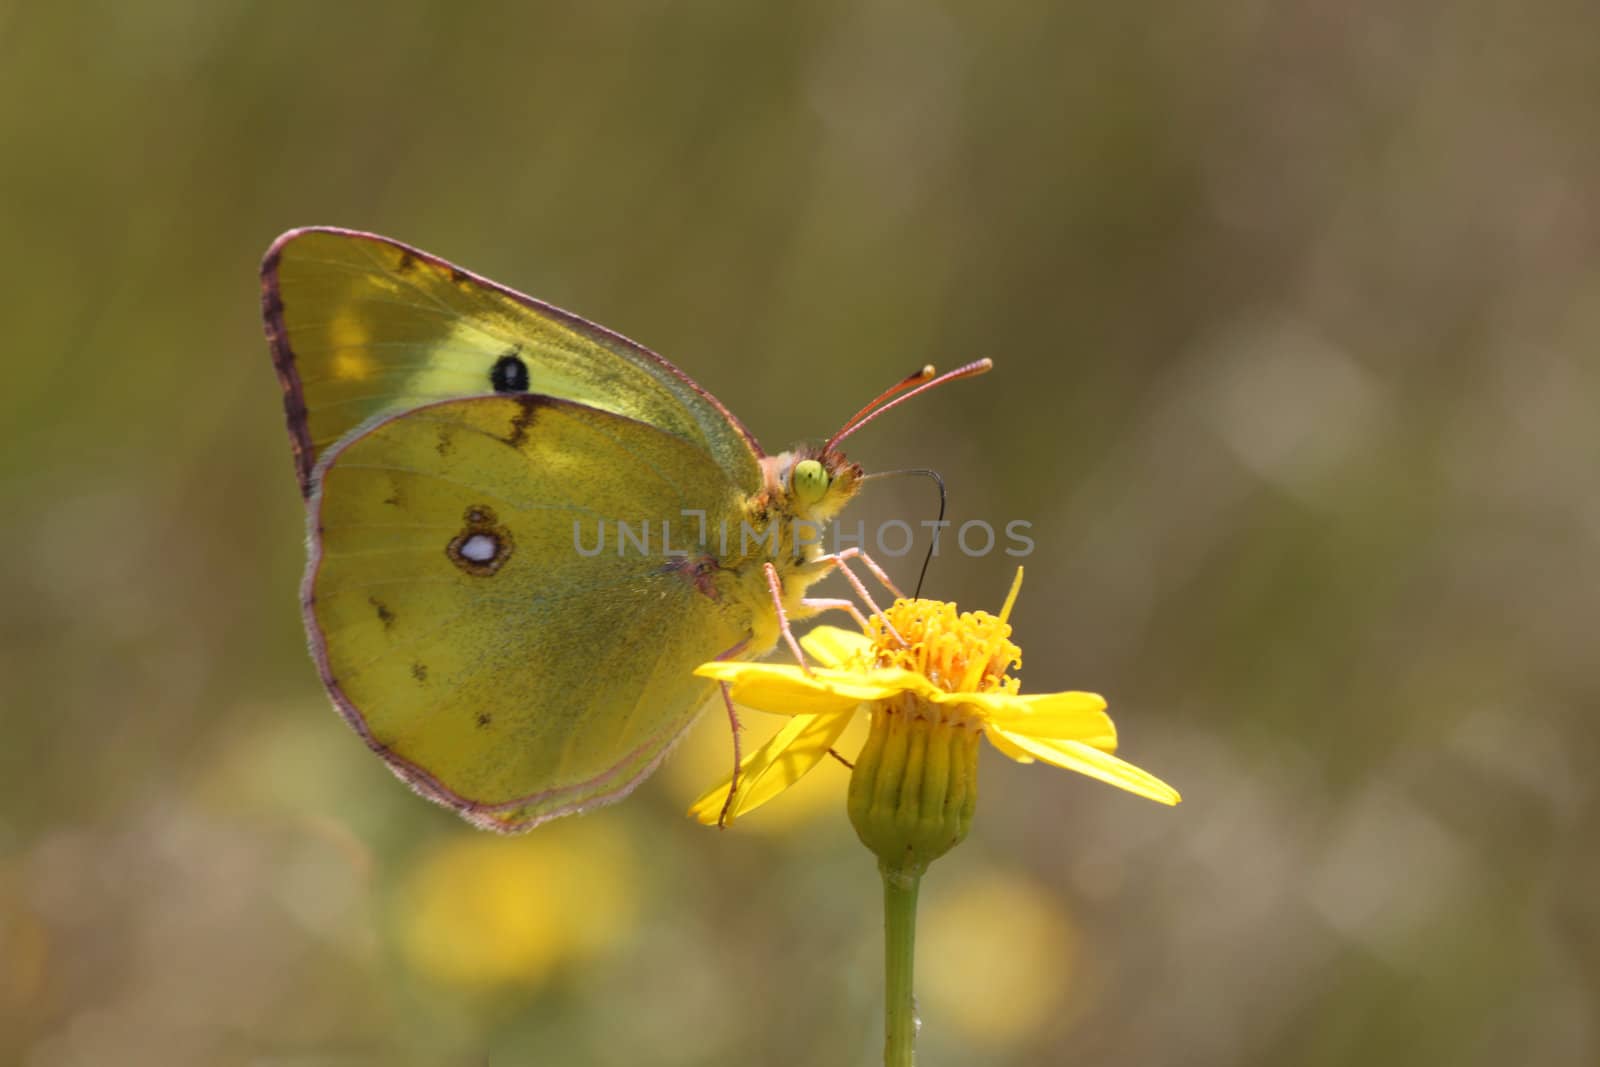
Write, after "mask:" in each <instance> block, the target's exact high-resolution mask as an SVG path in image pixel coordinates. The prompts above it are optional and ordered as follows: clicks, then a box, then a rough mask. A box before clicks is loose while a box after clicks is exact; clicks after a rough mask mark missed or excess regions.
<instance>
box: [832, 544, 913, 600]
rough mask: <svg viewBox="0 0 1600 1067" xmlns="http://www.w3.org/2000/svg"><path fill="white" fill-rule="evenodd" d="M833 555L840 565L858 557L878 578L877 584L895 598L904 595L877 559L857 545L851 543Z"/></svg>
mask: <svg viewBox="0 0 1600 1067" xmlns="http://www.w3.org/2000/svg"><path fill="white" fill-rule="evenodd" d="M834 557H835V558H837V559H838V560H839V561H840V563H841V565H842V564H843V562H844V561H845V560H851V559H859V560H860V561H861V562H862V564H863V565H864V566H865V567H866V568H867V570H869V571H871V572H872V576H873V577H874V578H876V579H878V584H879V585H881V586H883V587H884V588H885V589H887V590H889V592H891V593H893V594H894V595H895V597H896V598H902V597H904V596H905V594H904V593H902V592H901V591H900V587H899V586H897V585H895V584H894V582H892V581H890V580H889V575H888V574H887V573H885V572H884V569H883V568H882V567H880V566H878V561H877V560H875V559H873V558H872V557H871V556H869V555H867V554H866V553H865V552H863V551H861V549H860V547H859V546H856V545H851V546H850V547H849V548H847V549H845V550H844V551H843V552H836V553H834ZM824 558H828V557H824Z"/></svg>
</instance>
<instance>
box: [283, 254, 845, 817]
mask: <svg viewBox="0 0 1600 1067" xmlns="http://www.w3.org/2000/svg"><path fill="white" fill-rule="evenodd" d="M262 279H263V297H262V304H263V313H264V317H265V320H266V330H267V335H268V338H269V341H270V343H271V345H272V350H273V355H274V361H275V364H276V366H277V370H278V376H279V380H280V384H281V385H282V387H283V392H284V406H285V412H286V415H287V419H288V425H289V434H290V441H291V449H292V452H293V456H294V460H295V467H296V472H297V475H298V478H299V482H300V487H301V490H302V493H303V494H304V495H305V497H306V503H307V521H308V536H309V541H310V561H309V565H308V568H307V572H306V577H305V580H304V583H303V585H302V591H301V602H302V608H303V615H304V621H305V624H306V628H307V633H308V636H309V638H310V644H311V650H312V655H313V658H314V659H315V660H316V663H317V665H318V668H319V670H320V672H321V675H322V680H323V682H324V684H325V685H326V687H327V689H328V691H329V694H330V695H331V697H332V698H333V700H334V703H335V704H336V705H337V707H338V708H339V710H340V711H341V713H342V714H343V715H344V716H345V718H346V719H347V720H348V721H349V722H350V724H351V725H352V726H353V727H354V728H355V730H356V731H357V732H358V733H359V734H360V735H361V736H362V738H363V739H364V740H365V741H366V743H367V744H368V745H369V746H370V747H371V748H372V749H374V750H375V751H376V752H378V753H379V754H380V755H382V756H383V758H384V759H385V760H386V761H387V762H388V764H389V766H390V767H391V769H392V770H394V771H395V773H396V774H398V775H399V776H400V777H402V778H403V779H405V780H406V781H408V782H409V783H410V784H411V785H412V786H413V787H415V788H416V789H417V790H418V791H419V792H421V793H423V794H424V795H426V796H428V797H430V798H431V799H434V800H436V801H439V802H440V803H443V804H447V805H449V806H450V807H453V808H455V809H456V810H458V811H459V812H460V813H461V814H463V815H464V816H465V817H467V818H468V819H470V820H471V821H473V822H475V823H477V824H478V825H481V826H484V827H488V828H491V829H496V830H503V831H505V830H521V829H526V828H528V827H531V826H534V825H537V824H538V823H540V822H542V821H545V820H547V819H550V818H554V817H556V816H559V815H564V814H569V813H571V812H575V811H581V810H584V809H585V808H588V807H590V806H593V805H595V804H600V803H605V802H608V801H611V800H615V799H617V798H619V797H620V796H622V795H625V794H626V793H627V792H628V791H629V790H631V789H632V788H633V787H634V786H635V785H636V784H637V783H638V782H639V781H641V780H642V779H643V778H644V777H645V776H646V775H648V774H649V773H650V771H651V770H652V769H653V768H654V767H655V766H656V764H657V763H658V762H659V761H660V759H661V758H662V757H663V756H664V755H665V753H666V752H667V751H668V749H670V747H671V746H672V744H673V742H674V741H675V740H676V739H677V738H678V737H679V736H681V735H682V733H683V732H684V731H685V729H686V728H687V727H688V725H689V724H690V723H691V722H692V721H693V720H694V718H695V717H696V716H697V715H698V714H699V712H700V711H701V709H702V708H703V707H704V706H705V705H706V704H707V703H708V702H709V701H710V700H712V699H713V698H714V697H715V696H716V689H715V685H714V683H710V682H707V681H705V680H704V679H700V678H697V677H695V676H694V675H693V674H692V670H693V668H694V667H695V666H697V665H699V664H700V663H703V662H706V661H708V660H711V659H714V658H718V657H725V658H734V657H737V658H749V657H755V656H759V655H761V654H764V653H766V652H767V651H769V650H771V649H772V647H773V646H774V645H775V644H776V643H777V642H778V640H779V639H780V634H781V632H782V630H783V622H782V619H783V617H784V614H787V615H789V616H795V617H800V616H804V615H805V614H807V613H808V612H809V610H810V609H809V608H808V606H807V603H806V601H805V593H806V590H807V588H808V587H809V586H810V585H812V584H814V583H815V582H816V581H817V580H818V579H820V578H821V577H822V575H823V574H825V573H826V572H827V570H828V569H829V567H830V566H831V564H830V562H829V561H828V560H827V558H826V556H825V554H824V553H823V551H822V547H821V544H820V536H819V535H820V531H821V528H822V527H823V526H824V525H825V524H826V523H827V522H828V521H830V520H831V519H832V518H833V517H834V516H836V515H837V514H838V512H839V510H840V509H841V508H843V507H844V505H845V504H846V503H847V502H848V501H849V499H850V498H851V497H852V496H854V494H855V493H856V491H857V490H858V489H859V486H860V478H861V471H860V468H859V467H857V466H855V465H854V464H853V463H850V462H849V461H848V460H846V459H845V458H844V457H843V455H842V454H841V453H839V452H838V450H837V449H836V448H829V447H825V448H822V449H809V450H799V451H796V452H793V453H784V454H781V455H777V456H767V455H766V454H764V453H763V452H762V451H761V449H760V446H759V445H758V444H757V443H756V441H755V439H754V437H752V436H751V435H750V434H749V432H748V431H746V430H745V429H744V427H743V426H742V425H741V424H740V423H739V422H738V421H737V420H736V419H735V418H734V417H733V416H732V415H731V414H730V413H729V412H728V411H727V409H726V408H724V407H722V405H721V404H719V403H718V402H717V401H716V400H715V399H714V398H712V397H711V396H710V395H709V394H708V393H706V392H705V391H704V390H702V389H701V388H700V387H699V386H698V385H696V384H695V383H694V382H693V381H692V380H690V379H689V378H688V377H687V376H686V375H684V374H683V373H682V372H681V371H679V370H678V369H677V368H676V367H673V366H672V365H671V364H669V363H667V362H666V361H665V360H663V359H661V358H660V357H659V356H656V355H655V354H654V353H651V352H649V351H648V350H646V349H644V348H642V347H640V346H638V345H635V344H633V343H632V342H630V341H627V340H626V339H624V338H622V337H620V336H619V335H617V334H614V333H612V332H611V331H608V330H605V329H604V328H602V327H598V326H595V325H593V324H591V323H588V322H586V321H584V320H582V319H579V318H577V317H576V316H573V315H570V314H568V313H566V312H562V311H559V310H558V309H555V308H552V307H549V306H548V305H545V304H541V303H539V302H538V301H534V300H532V299H530V298H528V297H525V296H522V295H521V294H518V293H515V292H513V291H512V290H509V289H506V288H504V287H502V286H499V285H496V284H495V283H493V282H489V281H487V280H486V279H482V278H479V277H477V276H476V275H473V274H470V273H469V272H466V271H463V270H461V269H460V268H457V267H454V266H452V265H450V264H448V263H446V262H445V261H443V260H440V259H437V258H436V257H433V256H429V255H427V254H426V253H423V252H420V251H418V250H416V249H413V248H410V247H408V246H406V245H402V244H400V243H398V242H394V241H391V240H389V239H387V238H381V237H377V236H375V235H371V234H363V233H358V232H355V231H347V230H333V229H309V230H297V231H291V232H290V233H288V234H285V235H284V236H283V237H281V238H280V239H279V240H278V241H277V242H276V243H275V244H274V245H273V247H272V249H271V250H270V251H269V252H268V254H267V257H266V260H265V261H264V263H263V268H262ZM780 610H781V611H782V612H783V613H784V614H780Z"/></svg>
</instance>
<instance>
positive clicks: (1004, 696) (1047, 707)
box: [953, 693, 1117, 752]
mask: <svg viewBox="0 0 1600 1067" xmlns="http://www.w3.org/2000/svg"><path fill="white" fill-rule="evenodd" d="M953 695H959V694H953ZM973 699H974V703H977V704H978V705H979V706H980V707H982V708H983V709H984V718H985V719H986V720H987V721H989V722H991V723H993V724H994V725H995V726H998V727H999V728H1000V729H1002V730H1007V731H1010V732H1011V733H1018V734H1027V735H1028V736H1029V737H1043V738H1049V739H1053V740H1072V741H1082V742H1084V743H1085V744H1089V745H1093V746H1094V747H1095V748H1098V749H1103V750H1105V751H1107V752H1110V751H1113V750H1115V749H1116V747H1117V728H1116V726H1115V725H1113V724H1112V722H1111V717H1110V716H1109V715H1107V714H1106V712H1105V707H1106V702H1105V698H1103V697H1101V696H1099V695H1098V694H1096V693H1030V694H1028V695H1027V696H1017V695H1015V694H1011V693H979V694H976V695H975V697H974V698H973Z"/></svg>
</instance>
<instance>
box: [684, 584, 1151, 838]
mask: <svg viewBox="0 0 1600 1067" xmlns="http://www.w3.org/2000/svg"><path fill="white" fill-rule="evenodd" d="M1021 586H1022V571H1021V569H1020V568H1019V569H1018V570H1017V577H1016V581H1015V582H1013V583H1012V586H1011V592H1010V595H1009V596H1007V597H1006V602H1005V606H1004V607H1003V608H1002V609H1001V611H1000V614H999V616H993V615H990V614H988V613H987V612H982V611H975V612H960V613H958V612H957V610H956V606H955V605H954V604H949V603H945V602H943V601H938V600H904V599H901V600H897V601H895V603H894V604H893V605H891V606H890V607H889V609H888V610H887V611H886V612H885V613H884V614H885V617H886V619H887V622H888V624H889V625H888V626H886V625H885V620H884V619H878V618H874V619H871V620H869V622H868V627H867V630H866V631H865V632H864V633H855V632H852V631H849V630H841V629H838V628H836V627H832V626H821V627H818V628H816V629H814V630H812V631H811V632H810V633H808V634H806V635H805V636H804V637H802V638H801V639H800V643H801V644H802V645H803V646H804V647H805V650H806V652H808V653H809V654H810V655H811V656H813V657H815V659H816V660H817V661H818V662H819V663H821V664H822V666H820V667H813V668H811V669H810V670H809V671H808V670H806V669H804V668H801V667H799V666H790V665H783V664H773V663H735V662H728V661H717V662H713V663H706V664H703V665H702V666H700V667H699V668H698V669H697V670H696V671H695V673H696V674H699V675H701V676H702V677H706V678H715V679H716V680H718V681H721V682H727V683H728V684H729V686H730V687H731V689H732V694H733V699H734V700H735V701H737V702H738V703H740V704H744V705H746V706H748V707H751V708H755V709H757V710H759V711H767V712H772V713H774V714H777V715H788V716H790V717H791V718H790V721H789V722H788V723H787V724H786V725H785V726H784V728H783V729H782V730H780V731H779V732H778V734H777V735H776V736H775V737H773V738H772V740H771V741H769V742H767V743H766V744H765V745H763V746H762V747H761V748H760V749H758V750H757V751H755V752H753V753H751V754H750V755H749V756H748V757H746V758H745V759H744V760H743V761H742V762H741V763H740V765H739V791H738V795H737V796H736V797H735V798H734V802H733V804H732V805H731V806H730V807H729V808H728V821H729V822H731V821H732V820H733V819H734V818H736V817H738V816H740V815H743V814H745V813H747V812H750V811H753V810H754V809H756V808H758V807H760V806H761V805H762V804H765V803H766V802H767V801H769V800H771V799H772V798H773V797H775V796H777V795H778V794H779V793H781V792H783V791H784V790H785V789H787V788H788V787H789V786H791V785H793V784H794V783H795V782H797V781H798V780H799V779H800V778H801V777H802V776H803V775H804V774H805V773H806V772H807V771H809V770H811V769H812V768H813V767H815V766H816V765H817V764H818V763H820V762H821V761H822V760H823V759H825V758H827V755H828V751H829V749H831V748H832V747H833V745H834V743H835V742H836V741H837V740H838V739H839V735H840V734H842V733H844V730H845V727H847V726H848V725H849V724H850V721H851V718H852V717H853V716H854V715H855V713H856V712H857V711H858V710H859V709H861V708H862V707H864V706H865V707H867V708H869V709H870V710H871V711H872V713H873V715H874V724H875V725H876V723H877V720H879V719H888V718H891V717H894V716H896V715H903V716H904V717H905V718H906V720H907V721H923V722H927V723H930V724H933V725H937V726H946V727H954V728H955V729H956V730H957V731H965V730H971V731H974V734H976V733H977V732H981V733H982V735H983V736H984V737H987V738H988V739H989V743H990V744H992V745H993V746H994V747H995V748H997V749H999V750H1000V751H1001V752H1003V753H1004V754H1005V755H1007V756H1009V757H1011V758H1012V759H1014V760H1016V761H1017V762H1019V763H1032V762H1033V761H1035V760H1039V761H1042V762H1045V763H1049V764H1052V765H1054V766H1057V767H1063V768H1065V769H1067V770H1071V771H1077V772H1078V773H1079V774H1086V775H1088V776H1090V777H1091V778H1098V779H1099V780H1100V781H1102V782H1107V783H1109V784H1111V785H1114V786H1117V787H1118V788H1120V789H1126V790H1128V791H1129V792H1131V793H1137V794H1139V795H1140V796H1142V797H1148V798H1149V799H1151V800H1154V801H1157V802H1159V803H1162V804H1176V803H1177V802H1178V800H1179V796H1178V792H1177V790H1175V789H1173V788H1172V787H1171V786H1169V785H1167V784H1166V783H1165V782H1163V781H1161V780H1160V779H1158V778H1156V777H1154V776H1153V775H1150V774H1147V773H1146V772H1144V771H1142V770H1140V769H1139V768H1138V767H1135V766H1133V765H1132V764H1130V763H1125V762H1123V761H1122V760H1120V759H1118V758H1117V757H1115V756H1113V755H1111V753H1112V752H1113V751H1114V750H1115V749H1116V747H1117V733H1116V727H1115V726H1114V725H1113V724H1112V722H1111V719H1110V717H1109V716H1107V715H1106V713H1105V707H1106V702H1105V700H1104V699H1103V698H1102V697H1100V696H1098V695H1096V694H1094V693H1073V692H1068V693H1031V694H1024V693H1021V692H1019V688H1020V685H1019V683H1018V681H1017V679H1016V678H1015V677H1013V676H1012V675H1011V674H1010V671H1011V669H1012V668H1014V667H1018V666H1020V665H1021V663H1022V654H1021V651H1020V650H1019V649H1018V648H1017V646H1016V645H1015V644H1013V643H1012V642H1011V640H1010V637H1011V626H1010V624H1009V623H1008V622H1007V620H1008V619H1009V618H1010V615H1011V608H1012V605H1013V604H1015V603H1016V599H1017V592H1018V590H1019V589H1020V588H1021ZM901 639H903V641H902V640H901ZM871 744H872V743H871V742H869V747H870V746H871ZM729 784H730V783H729V782H723V783H722V784H721V785H720V786H718V787H717V788H715V789H713V790H711V791H710V792H709V793H707V794H705V795H704V796H703V797H701V798H700V799H699V800H698V801H696V802H695V803H694V805H693V806H692V807H691V808H690V809H689V811H690V814H691V815H693V816H694V817H695V818H697V819H699V820H700V821H701V822H703V823H706V824H708V825H712V824H715V823H716V822H717V821H718V818H719V816H720V815H721V814H722V811H723V806H724V802H725V801H726V800H727V797H728V788H729Z"/></svg>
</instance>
